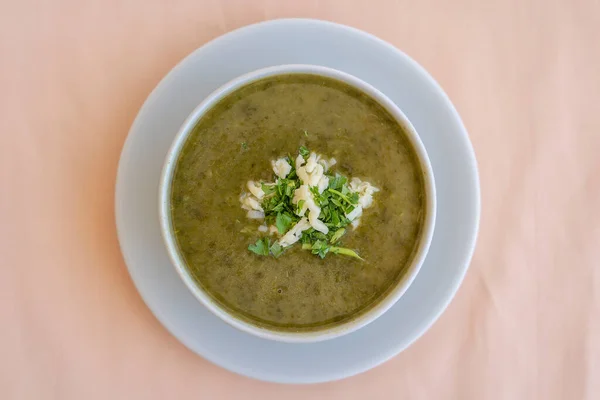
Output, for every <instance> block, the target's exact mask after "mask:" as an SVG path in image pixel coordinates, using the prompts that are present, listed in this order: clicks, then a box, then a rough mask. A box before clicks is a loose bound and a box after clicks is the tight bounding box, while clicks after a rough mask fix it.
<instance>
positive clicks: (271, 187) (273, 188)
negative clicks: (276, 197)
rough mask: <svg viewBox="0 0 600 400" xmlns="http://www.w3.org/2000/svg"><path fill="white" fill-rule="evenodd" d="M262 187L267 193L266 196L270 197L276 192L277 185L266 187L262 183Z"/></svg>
mask: <svg viewBox="0 0 600 400" xmlns="http://www.w3.org/2000/svg"><path fill="white" fill-rule="evenodd" d="M260 187H261V189H262V191H263V192H265V196H268V195H270V194H273V193H274V192H275V185H265V184H264V183H261V185H260Z"/></svg>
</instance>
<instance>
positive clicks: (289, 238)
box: [279, 218, 310, 247]
mask: <svg viewBox="0 0 600 400" xmlns="http://www.w3.org/2000/svg"><path fill="white" fill-rule="evenodd" d="M307 229H310V223H309V222H308V220H307V219H306V218H302V219H301V220H300V221H298V223H297V224H296V225H294V226H292V227H291V228H290V230H289V231H287V232H286V233H285V235H283V237H282V238H281V239H279V244H280V245H281V246H283V247H288V246H291V245H293V244H294V243H296V242H297V241H298V240H300V237H301V236H302V232H304V231H305V230H307Z"/></svg>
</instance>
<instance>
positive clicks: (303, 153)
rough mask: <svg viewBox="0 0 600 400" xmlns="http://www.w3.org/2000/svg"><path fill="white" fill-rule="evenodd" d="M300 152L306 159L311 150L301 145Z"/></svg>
mask: <svg viewBox="0 0 600 400" xmlns="http://www.w3.org/2000/svg"><path fill="white" fill-rule="evenodd" d="M298 153H299V154H301V155H302V157H304V159H306V157H308V155H309V154H310V151H309V150H308V149H307V148H306V147H304V146H300V149H299V150H298Z"/></svg>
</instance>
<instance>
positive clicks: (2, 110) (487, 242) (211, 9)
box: [0, 0, 600, 400]
mask: <svg viewBox="0 0 600 400" xmlns="http://www.w3.org/2000/svg"><path fill="white" fill-rule="evenodd" d="M293 16H296V17H315V18H322V19H328V20H333V21H336V22H341V23H345V24H348V25H351V26H354V27H357V28H360V29H363V30H366V31H368V32H371V33H373V34H376V35H378V36H380V37H381V38H383V39H385V40H387V41H389V42H391V43H393V44H394V45H396V46H397V47H399V48H400V49H402V50H404V51H406V52H407V53H408V54H409V55H410V56H412V57H414V58H415V59H416V60H417V61H418V62H419V63H421V64H422V65H423V66H424V67H425V68H427V69H428V70H429V71H430V72H431V73H432V75H433V76H434V77H435V78H436V79H437V80H438V81H439V82H440V84H441V85H442V86H443V87H444V88H445V90H446V91H447V92H448V94H449V96H450V97H451V98H452V100H453V101H454V104H455V105H456V107H457V109H458V111H459V112H460V113H461V115H462V117H463V119H464V122H465V124H466V126H467V129H468V130H469V132H470V135H471V139H472V141H473V144H474V147H475V150H476V153H477V157H478V161H479V167H480V173H481V183H482V204H483V214H482V220H481V231H480V237H479V242H478V246H477V250H476V253H475V257H474V260H473V263H472V266H471V269H470V270H469V273H468V274H467V277H466V280H465V282H464V284H463V286H462V287H461V289H460V291H459V292H458V295H457V297H456V298H455V300H454V301H453V302H452V304H451V305H450V307H449V308H448V310H447V312H446V313H445V314H444V315H443V316H442V318H441V319H440V320H439V321H438V322H437V323H436V324H435V325H434V326H433V328H432V329H431V330H430V331H429V332H428V333H427V334H425V336H424V337H423V338H421V339H420V340H419V341H418V342H417V343H415V344H414V345H413V346H412V347H411V348H409V349H408V350H407V351H405V352H404V353H402V354H400V355H399V356H397V357H395V358H394V359H393V360H391V361H389V362H387V363H386V364H384V365H382V366H380V367H378V368H375V369H373V370H371V371H369V372H367V373H364V374H362V375H359V376H356V377H353V378H349V379H346V380H343V381H339V382H333V383H328V384H320V385H311V386H283V385H275V384H268V383H263V382H258V381H253V380H251V379H247V378H243V377H240V376H237V375H235V374H233V373H230V372H228V371H225V370H223V369H220V368H218V367H216V366H214V365H212V364H210V363H209V362H207V361H205V360H203V359H202V358H200V357H198V356H196V355H195V354H193V353H192V352H190V351H189V350H187V349H186V348H185V347H184V346H183V345H181V344H180V343H179V342H177V341H176V340H175V339H174V338H173V337H172V336H170V335H169V334H168V333H167V332H166V330H165V329H164V328H163V327H162V326H161V325H160V324H159V323H158V322H157V320H156V319H155V318H154V317H153V316H152V314H151V313H150V311H149V310H148V309H147V308H146V307H145V305H144V304H143V302H142V300H141V298H140V296H139V295H138V294H137V292H136V290H135V289H134V287H133V284H132V282H131V280H130V278H129V275H128V274H127V271H126V268H125V265H124V263H123V260H122V258H121V254H120V251H119V247H118V244H117V239H116V235H115V224H114V207H113V202H114V201H113V196H114V184H115V175H116V168H117V163H118V158H119V152H120V150H121V146H122V145H123V141H124V140H125V136H126V135H127V131H128V129H129V126H130V125H131V123H132V121H133V119H134V117H135V115H136V113H137V111H138V109H139V108H140V106H141V105H142V103H143V101H144V99H145V98H146V96H147V95H148V94H149V92H150V91H151V90H152V88H153V87H154V86H155V85H156V84H157V83H158V81H159V80H160V79H161V78H162V76H163V75H164V74H165V73H167V71H168V70H169V69H170V68H171V67H173V65H175V64H176V63H177V62H178V61H179V60H181V59H182V58H183V57H184V56H185V55H186V54H188V53H189V52H191V51H192V50H193V49H195V48H196V47H198V46H200V45H202V44H203V43H206V42H207V41H208V40H210V39H212V38H214V37H216V36H218V35H221V34H223V33H225V32H227V31H230V30H232V29H234V28H237V27H240V26H243V25H246V24H250V23H253V22H258V21H262V20H265V19H272V18H279V17H293ZM599 51H600V3H599V2H598V1H584V0H581V1H579V0H564V1H545V0H527V1H524V0H490V1H477V0H456V1H452V2H449V1H432V0H425V1H412V0H398V1H384V0H369V1H363V2H359V1H350V0H339V1H326V0H323V1H310V0H306V1H298V2H291V1H289V2H288V1H279V0H271V1H266V0H265V1H242V0H239V1H233V0H232V1H225V0H223V1H217V0H214V1H210V0H205V1H203V0H183V1H178V2H171V1H164V0H146V1H118V0H110V1H108V0H106V1H74V0H71V1H70V0H59V1H53V2H51V1H38V2H31V1H19V2H17V1H13V2H10V1H8V0H4V1H1V2H0V167H1V168H0V184H1V185H0V188H1V189H0V398H1V399H7V400H12V399H86V400H87V399H136V398H140V399H163V398H173V399H175V398H176V399H192V398H194V399H197V398H207V399H209V398H210V399H226V398H260V399H276V400H281V399H285V400H293V399H306V398H310V397H318V398H324V397H326V398H331V399H347V400H350V399H367V398H368V399H378V398H381V399H383V398H402V399H461V400H462V399H477V400H480V399H544V400H546V399H568V400H579V399H598V398H600V262H599V261H598V256H599V255H600V254H599V253H600V250H599V247H595V246H600V177H599V176H600V52H599Z"/></svg>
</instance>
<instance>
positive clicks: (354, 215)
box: [346, 205, 363, 221]
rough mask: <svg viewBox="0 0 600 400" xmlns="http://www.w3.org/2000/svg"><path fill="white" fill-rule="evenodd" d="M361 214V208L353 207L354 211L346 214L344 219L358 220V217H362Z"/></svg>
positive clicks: (359, 206)
mask: <svg viewBox="0 0 600 400" xmlns="http://www.w3.org/2000/svg"><path fill="white" fill-rule="evenodd" d="M362 212H363V208H362V206H361V205H358V206H356V207H354V210H352V211H351V212H349V213H348V214H346V218H348V219H349V220H350V221H354V220H355V219H356V218H360V216H361V215H362Z"/></svg>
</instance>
